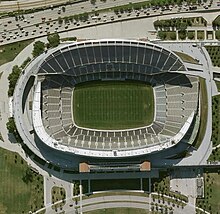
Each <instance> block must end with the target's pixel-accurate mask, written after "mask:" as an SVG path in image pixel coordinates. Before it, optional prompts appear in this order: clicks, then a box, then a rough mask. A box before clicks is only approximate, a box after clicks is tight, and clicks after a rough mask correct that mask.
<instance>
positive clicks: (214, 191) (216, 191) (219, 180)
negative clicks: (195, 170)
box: [196, 173, 220, 214]
mask: <svg viewBox="0 0 220 214" xmlns="http://www.w3.org/2000/svg"><path fill="white" fill-rule="evenodd" d="M204 182H205V190H204V194H205V195H204V196H205V197H204V198H203V199H197V200H196V202H197V203H196V205H197V206H199V207H201V208H203V209H205V210H206V211H208V212H210V213H212V214H217V213H219V210H220V203H219V200H220V175H219V173H205V174H204Z"/></svg>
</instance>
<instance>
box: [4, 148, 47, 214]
mask: <svg viewBox="0 0 220 214" xmlns="http://www.w3.org/2000/svg"><path fill="white" fill-rule="evenodd" d="M0 178H1V179H0V213H1V214H18V213H19V214H22V213H25V214H26V213H28V212H29V211H30V210H31V211H35V210H38V209H40V208H41V207H43V206H44V204H43V196H44V191H43V177H42V176H41V175H38V174H36V173H34V172H32V171H31V170H30V168H29V167H28V166H27V164H26V162H25V161H24V160H23V159H22V158H21V157H20V156H19V155H18V154H17V153H14V152H10V151H7V150H4V149H2V148H1V149H0Z"/></svg>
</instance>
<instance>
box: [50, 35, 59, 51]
mask: <svg viewBox="0 0 220 214" xmlns="http://www.w3.org/2000/svg"><path fill="white" fill-rule="evenodd" d="M47 40H48V42H49V47H52V48H54V47H57V46H58V45H59V44H60V36H59V34H58V33H53V34H50V35H48V36H47Z"/></svg>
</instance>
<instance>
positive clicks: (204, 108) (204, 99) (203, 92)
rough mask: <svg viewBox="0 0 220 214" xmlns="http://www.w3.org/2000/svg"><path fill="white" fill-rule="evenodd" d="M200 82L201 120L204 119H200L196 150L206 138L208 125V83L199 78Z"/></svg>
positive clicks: (194, 144) (195, 144) (195, 142)
mask: <svg viewBox="0 0 220 214" xmlns="http://www.w3.org/2000/svg"><path fill="white" fill-rule="evenodd" d="M199 82H200V118H202V119H200V125H199V131H198V134H197V136H196V139H195V141H194V143H193V146H194V147H195V148H196V149H198V148H199V146H200V145H201V143H202V140H203V138H204V135H205V132H206V125H207V120H206V118H207V115H208V95H207V88H206V82H205V79H203V78H199Z"/></svg>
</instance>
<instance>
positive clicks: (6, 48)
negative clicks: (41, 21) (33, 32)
mask: <svg viewBox="0 0 220 214" xmlns="http://www.w3.org/2000/svg"><path fill="white" fill-rule="evenodd" d="M32 42H33V40H25V41H22V42H15V43H11V44H8V45H3V46H0V65H3V64H4V63H7V62H10V61H13V60H14V58H15V57H16V56H17V55H18V54H19V53H20V52H21V51H22V50H23V49H24V48H25V47H26V46H28V45H29V44H30V43H32Z"/></svg>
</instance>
